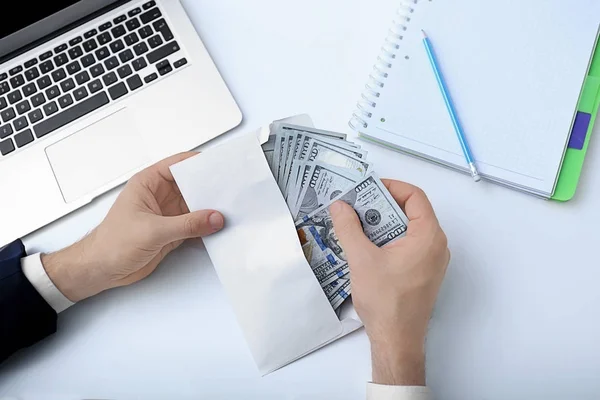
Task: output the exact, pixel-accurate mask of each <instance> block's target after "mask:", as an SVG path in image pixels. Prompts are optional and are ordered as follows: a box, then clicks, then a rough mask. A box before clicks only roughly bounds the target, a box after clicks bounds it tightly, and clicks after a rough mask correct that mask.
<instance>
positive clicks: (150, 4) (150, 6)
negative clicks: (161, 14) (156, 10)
mask: <svg viewBox="0 0 600 400" xmlns="http://www.w3.org/2000/svg"><path fill="white" fill-rule="evenodd" d="M155 5H156V2H155V1H154V0H152V1H149V2H147V3H144V5H143V6H142V8H143V9H144V10H148V9H150V8H152V7H154V6H155Z"/></svg>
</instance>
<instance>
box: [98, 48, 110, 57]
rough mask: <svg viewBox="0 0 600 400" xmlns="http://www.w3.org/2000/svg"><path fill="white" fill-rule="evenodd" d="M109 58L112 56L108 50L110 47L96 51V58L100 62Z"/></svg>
mask: <svg viewBox="0 0 600 400" xmlns="http://www.w3.org/2000/svg"><path fill="white" fill-rule="evenodd" d="M108 56H110V51H109V50H108V47H106V46H104V47H100V48H99V49H98V50H96V58H97V59H98V61H102V60H104V59H105V58H106V57H108Z"/></svg>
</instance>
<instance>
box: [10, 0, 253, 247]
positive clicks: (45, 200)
mask: <svg viewBox="0 0 600 400" xmlns="http://www.w3.org/2000/svg"><path fill="white" fill-rule="evenodd" d="M9 9H10V11H9ZM9 9H8V8H7V9H6V10H5V12H4V18H3V19H2V24H0V246H2V245H4V244H6V243H9V242H11V241H12V240H15V239H16V238H19V237H22V236H24V235H26V234H28V233H30V232H33V231H34V230H36V229H38V228H40V227H42V226H44V225H46V224H48V223H50V222H52V221H54V220H56V219H58V218H60V217H62V216H64V215H66V214H67V213H69V212H72V211H74V210H76V209H78V208H80V207H81V206H83V205H85V204H87V203H89V202H90V201H91V200H92V199H94V198H95V197H97V196H98V195H100V194H102V193H105V192H106V191H108V190H110V189H112V188H114V187H116V186H118V185H120V184H122V183H123V182H125V181H126V180H127V179H129V178H130V177H131V176H132V175H133V174H135V173H136V172H138V171H140V170H141V169H143V168H145V167H146V166H148V165H150V164H153V163H154V162H156V161H158V160H160V159H162V158H165V157H167V156H169V155H172V154H174V153H178V152H181V151H186V150H190V149H193V148H195V147H197V146H199V145H201V144H203V143H205V142H207V141H209V140H211V139H213V138H215V137H216V136H219V135H221V134H223V133H224V132H227V131H229V130H231V129H232V128H234V127H236V126H237V125H239V124H240V122H241V120H242V114H241V112H240V110H239V108H238V106H237V104H236V102H235V100H234V99H233V97H232V95H231V93H230V91H229V90H228V88H227V86H226V85H225V83H224V82H223V79H222V78H221V76H220V74H219V72H218V70H217V68H216V67H215V65H214V63H213V61H212V60H211V57H210V55H209V54H208V52H207V50H206V48H205V47H204V45H203V43H202V41H201V40H200V38H199V36H198V34H197V33H196V31H195V29H194V27H193V25H192V23H191V22H190V20H189V18H188V16H187V15H186V12H185V10H184V8H183V7H182V5H181V3H180V2H179V0H155V1H154V0H153V1H148V0H143V1H135V0H79V1H77V0H53V1H44V2H39V1H32V0H20V1H18V2H12V3H11V7H10V8H9Z"/></svg>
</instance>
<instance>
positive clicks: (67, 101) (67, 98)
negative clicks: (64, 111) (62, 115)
mask: <svg viewBox="0 0 600 400" xmlns="http://www.w3.org/2000/svg"><path fill="white" fill-rule="evenodd" d="M58 104H60V106H61V108H67V107H69V106H70V105H71V104H73V97H71V95H70V94H69V93H67V94H65V95H64V96H61V97H60V98H59V99H58Z"/></svg>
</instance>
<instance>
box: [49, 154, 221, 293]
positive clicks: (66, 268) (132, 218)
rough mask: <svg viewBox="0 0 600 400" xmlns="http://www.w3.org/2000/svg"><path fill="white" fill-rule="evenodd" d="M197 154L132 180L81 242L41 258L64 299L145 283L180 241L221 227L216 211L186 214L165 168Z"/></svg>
mask: <svg viewBox="0 0 600 400" xmlns="http://www.w3.org/2000/svg"><path fill="white" fill-rule="evenodd" d="M196 154H197V153H193V152H190V153H182V154H178V155H175V156H173V157H170V158H168V159H166V160H163V161H161V162H159V163H157V164H155V165H153V166H151V167H149V168H147V169H145V170H143V171H142V172H140V173H138V174H137V175H135V176H133V177H132V178H131V180H130V181H129V182H128V183H127V185H126V186H125V188H124V189H123V192H122V193H121V194H120V195H119V197H118V198H117V200H116V202H115V204H114V205H113V207H112V208H111V209H110V211H109V213H108V215H107V216H106V218H105V219H104V221H103V222H102V223H101V224H100V225H99V226H98V227H97V228H96V229H95V230H94V231H92V232H91V233H90V234H89V235H88V236H87V237H86V238H84V239H83V240H82V241H80V242H78V243H76V244H74V245H73V246H71V247H68V248H66V249H64V250H62V251H59V252H57V253H53V254H48V255H42V264H43V265H44V268H45V269H46V272H47V273H48V276H49V277H50V279H51V280H52V282H53V283H54V284H55V286H56V287H57V288H58V289H59V290H60V291H61V292H62V293H63V294H64V295H65V296H66V297H67V298H68V299H69V300H71V301H73V302H77V301H80V300H83V299H85V298H87V297H91V296H93V295H95V294H98V293H100V292H102V291H104V290H107V289H111V288H114V287H119V286H125V285H130V284H132V283H135V282H137V281H139V280H141V279H144V278H145V277H147V276H148V275H150V274H151V273H152V272H153V271H154V270H155V269H156V267H157V266H158V264H159V263H160V262H161V261H162V260H163V259H164V258H165V256H166V255H167V254H169V253H170V252H171V251H173V250H174V249H176V248H177V247H178V246H180V245H181V244H182V243H183V241H184V240H186V239H191V238H197V237H203V236H207V235H210V234H212V233H215V232H217V231H219V230H221V229H222V228H223V225H224V218H223V215H221V214H220V213H219V212H217V211H214V210H203V211H197V212H193V213H190V212H189V210H188V208H187V206H186V204H185V201H184V200H183V197H182V196H181V192H180V191H179V188H178V187H177V184H176V183H175V181H174V179H173V175H172V174H171V171H170V170H169V167H170V166H171V165H173V164H175V163H178V162H180V161H183V160H185V159H186V158H189V157H192V156H194V155H196Z"/></svg>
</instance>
